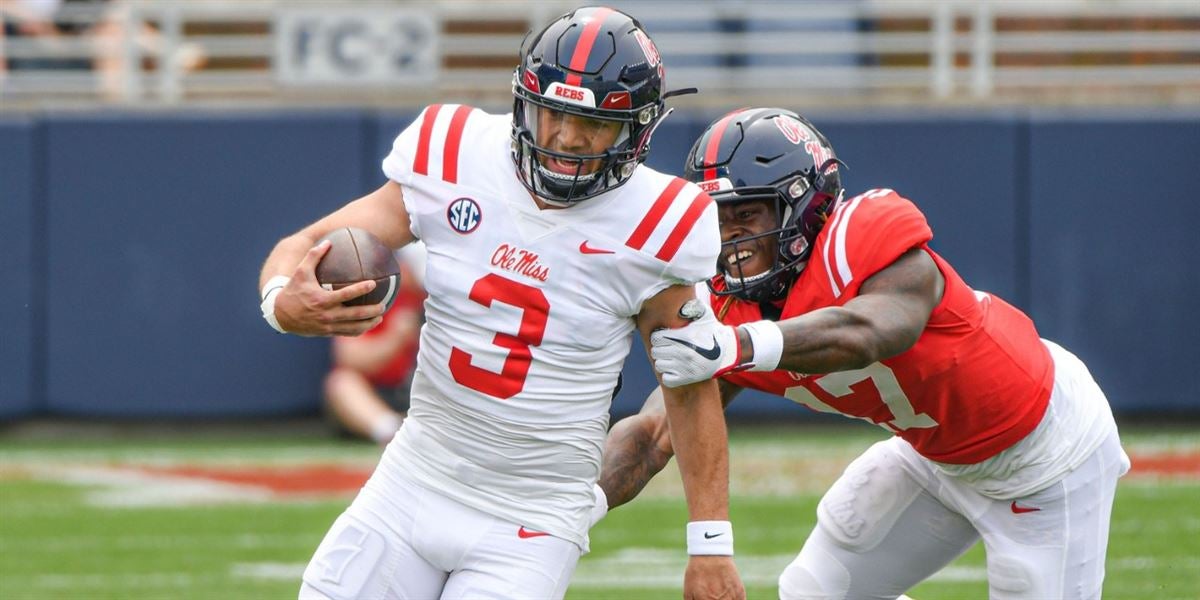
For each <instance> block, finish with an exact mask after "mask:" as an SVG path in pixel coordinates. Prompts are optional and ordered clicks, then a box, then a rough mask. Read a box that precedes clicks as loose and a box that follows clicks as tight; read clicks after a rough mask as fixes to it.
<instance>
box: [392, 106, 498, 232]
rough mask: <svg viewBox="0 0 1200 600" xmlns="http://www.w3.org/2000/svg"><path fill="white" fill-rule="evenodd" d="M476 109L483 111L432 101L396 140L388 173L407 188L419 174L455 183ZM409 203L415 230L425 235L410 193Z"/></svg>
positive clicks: (412, 225)
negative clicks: (416, 217)
mask: <svg viewBox="0 0 1200 600" xmlns="http://www.w3.org/2000/svg"><path fill="white" fill-rule="evenodd" d="M475 113H479V114H482V113H481V112H480V111H477V110H476V109H474V108H472V107H470V106H465V105H461V104H432V105H430V106H427V107H425V109H424V110H422V111H421V114H419V115H418V116H417V118H416V119H414V120H413V122H412V123H410V124H409V126H408V127H406V128H405V129H404V131H402V132H400V135H398V136H396V140H395V141H394V142H392V151H391V152H390V153H389V154H388V155H387V157H385V158H384V159H383V173H384V175H387V177H388V179H391V180H392V181H395V182H396V183H399V184H400V185H401V186H403V187H404V188H406V189H407V188H411V187H412V186H413V185H414V184H415V182H416V176H418V175H425V176H429V177H433V178H441V179H443V180H445V181H446V182H448V183H455V182H456V181H457V179H458V172H459V163H460V159H461V155H462V144H463V140H464V138H467V139H469V137H468V134H467V131H466V130H467V128H468V122H469V121H470V116H471V115H472V114H475ZM476 121H478V119H476ZM472 125H474V124H472ZM405 205H406V206H409V208H408V212H409V217H410V218H409V222H410V223H411V228H412V233H413V235H414V236H416V237H417V238H418V239H421V238H422V237H423V236H422V235H421V231H420V221H419V220H418V219H414V218H411V217H412V216H413V209H412V208H411V206H410V205H409V199H408V195H407V194H406V195H405Z"/></svg>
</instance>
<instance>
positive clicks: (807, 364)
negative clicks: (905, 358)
mask: <svg viewBox="0 0 1200 600" xmlns="http://www.w3.org/2000/svg"><path fill="white" fill-rule="evenodd" d="M778 325H779V329H780V331H781V332H782V333H783V354H782V356H781V357H780V360H779V368H780V369H784V370H787V371H792V372H796V373H833V372H836V371H847V370H852V369H861V368H863V367H866V366H867V365H870V364H872V363H874V362H877V361H879V360H882V359H884V358H888V357H891V356H894V355H896V354H898V353H900V352H902V351H904V350H905V349H906V348H908V347H910V346H911V345H912V344H913V343H914V342H915V341H916V340H915V339H911V340H910V339H909V336H905V335H901V334H899V333H898V331H896V330H894V329H893V328H887V327H884V326H882V325H884V324H881V323H880V322H879V321H877V320H874V319H868V318H866V317H864V316H863V315H862V314H860V313H859V312H857V311H855V310H851V309H847V308H845V307H831V308H823V309H820V310H815V311H813V312H810V313H806V314H804V315H800V316H798V317H793V318H791V319H787V320H784V321H781V322H779V323H778Z"/></svg>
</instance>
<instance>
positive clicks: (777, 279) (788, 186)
mask: <svg viewBox="0 0 1200 600" xmlns="http://www.w3.org/2000/svg"><path fill="white" fill-rule="evenodd" d="M839 164H841V161H839V160H838V159H837V156H836V155H834V153H833V147H832V146H831V145H830V144H829V140H828V139H827V138H826V137H825V136H824V135H822V134H821V132H820V131H817V128H816V127H814V126H813V124H812V123H810V122H808V120H807V119H805V118H804V117H801V116H800V115H798V114H796V113H794V112H791V111H788V110H783V109H779V108H753V109H741V110H737V111H734V112H732V113H729V114H727V115H725V116H724V117H722V118H720V119H718V120H716V121H714V122H713V123H712V124H711V125H709V126H708V129H706V130H705V131H704V133H703V134H702V135H701V136H700V139H698V140H696V144H695V145H694V146H692V150H691V152H690V153H689V154H688V157H687V163H686V164H685V165H684V177H685V178H686V179H688V180H690V181H693V182H695V183H697V184H698V185H699V186H700V187H701V188H702V189H704V191H706V192H708V193H709V195H711V196H712V197H713V199H714V200H716V201H717V203H718V205H722V204H733V203H738V202H744V201H748V200H767V201H771V202H773V203H774V207H775V216H776V224H777V227H776V228H775V229H771V230H769V231H765V232H761V233H757V234H754V235H748V236H743V237H739V238H735V239H732V240H726V241H724V242H723V246H725V248H724V249H723V250H724V252H722V256H729V254H730V251H731V250H732V252H733V253H734V255H735V256H736V253H737V252H739V251H740V249H739V246H741V247H742V248H744V247H746V245H747V244H749V243H750V242H753V241H755V240H758V239H760V238H764V237H768V236H773V237H775V240H776V247H777V249H778V252H777V253H776V256H775V257H774V264H773V266H772V267H771V268H770V269H768V270H767V271H764V272H762V273H755V274H752V275H746V274H744V273H742V269H741V261H740V260H736V259H735V260H732V261H730V260H726V261H722V264H720V265H718V267H719V268H718V273H719V274H718V275H717V277H716V278H714V280H713V281H710V282H709V287H710V288H712V290H713V293H715V294H717V295H734V296H737V297H739V298H743V299H745V300H750V301H753V302H763V301H768V300H777V299H780V298H783V297H784V296H785V295H786V293H787V290H788V288H789V286H791V284H792V281H794V280H795V277H796V276H797V275H799V273H800V271H801V270H803V268H804V266H805V265H806V264H807V262H808V257H809V254H810V253H811V252H812V246H813V243H814V242H815V241H816V239H817V234H819V233H820V232H821V228H822V227H824V226H825V221H826V220H828V218H829V215H830V214H831V213H832V212H833V209H834V208H835V207H836V206H837V203H838V202H840V201H841V199H842V195H843V193H844V190H843V188H842V181H841V176H840V174H839V171H838V165H839ZM720 280H723V281H724V284H723V285H715V284H717V283H718V281H720Z"/></svg>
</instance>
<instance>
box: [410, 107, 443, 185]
mask: <svg viewBox="0 0 1200 600" xmlns="http://www.w3.org/2000/svg"><path fill="white" fill-rule="evenodd" d="M441 109H442V105H441V104H434V105H432V106H430V107H429V108H426V109H425V116H424V117H422V119H421V137H420V139H419V140H417V156H416V157H414V158H413V173H417V174H418V175H428V174H429V138H431V137H433V123H434V121H437V114H438V111H439V110H441Z"/></svg>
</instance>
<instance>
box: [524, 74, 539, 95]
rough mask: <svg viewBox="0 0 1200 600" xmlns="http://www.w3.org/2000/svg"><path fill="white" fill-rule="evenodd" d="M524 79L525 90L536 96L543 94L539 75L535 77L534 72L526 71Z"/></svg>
mask: <svg viewBox="0 0 1200 600" xmlns="http://www.w3.org/2000/svg"><path fill="white" fill-rule="evenodd" d="M523 77H524V81H523V82H522V83H524V85H525V89H527V90H529V91H531V92H533V93H535V94H540V93H542V84H541V83H540V82H538V78H537V75H534V73H533V71H530V70H528V69H526V70H525V75H524V76H523Z"/></svg>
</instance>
